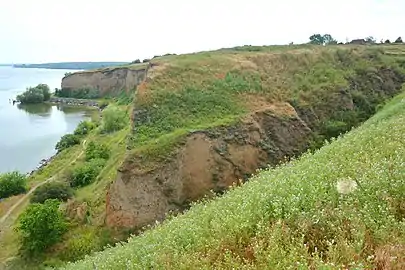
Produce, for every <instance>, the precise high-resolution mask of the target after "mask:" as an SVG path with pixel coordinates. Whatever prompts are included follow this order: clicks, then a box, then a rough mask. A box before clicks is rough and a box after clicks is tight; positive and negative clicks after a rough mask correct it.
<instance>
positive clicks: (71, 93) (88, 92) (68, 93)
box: [55, 87, 101, 99]
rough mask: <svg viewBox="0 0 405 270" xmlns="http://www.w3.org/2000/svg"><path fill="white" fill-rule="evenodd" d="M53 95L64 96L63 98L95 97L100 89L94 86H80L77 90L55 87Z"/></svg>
mask: <svg viewBox="0 0 405 270" xmlns="http://www.w3.org/2000/svg"><path fill="white" fill-rule="evenodd" d="M55 96H57V97H65V98H77V99H95V98H99V97H100V96H101V94H100V91H99V90H98V89H94V88H89V87H85V88H81V89H77V90H71V89H66V88H62V89H56V90H55Z"/></svg>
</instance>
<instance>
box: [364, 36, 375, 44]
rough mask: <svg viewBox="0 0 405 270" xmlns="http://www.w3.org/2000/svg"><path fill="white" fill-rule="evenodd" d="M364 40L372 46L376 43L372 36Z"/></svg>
mask: <svg viewBox="0 0 405 270" xmlns="http://www.w3.org/2000/svg"><path fill="white" fill-rule="evenodd" d="M365 40H366V43H371V44H374V43H376V41H377V40H376V39H375V38H374V37H373V36H369V37H366V38H365Z"/></svg>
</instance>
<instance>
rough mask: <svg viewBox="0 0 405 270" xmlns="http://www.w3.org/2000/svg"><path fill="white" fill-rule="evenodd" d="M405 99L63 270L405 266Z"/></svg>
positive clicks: (392, 103)
mask: <svg viewBox="0 0 405 270" xmlns="http://www.w3.org/2000/svg"><path fill="white" fill-rule="evenodd" d="M404 100H405V95H404V94H401V95H399V96H397V97H396V98H395V99H394V100H392V101H391V102H390V103H389V104H388V105H386V106H385V107H384V108H383V109H382V110H380V111H379V112H378V113H377V114H376V115H375V116H374V117H372V118H371V119H370V120H368V121H367V122H366V123H365V124H363V125H362V126H361V127H359V128H357V129H355V130H353V131H351V132H350V133H349V134H347V135H345V136H344V137H340V138H338V139H336V140H334V141H333V142H332V143H330V144H327V145H325V146H324V147H323V148H322V149H320V150H319V151H317V152H315V153H314V154H309V153H308V154H305V155H303V156H302V157H301V158H300V159H298V160H294V161H292V162H290V163H287V164H285V165H281V166H279V167H277V168H275V169H269V170H266V171H262V172H260V173H259V174H258V175H257V176H255V177H254V178H253V179H251V181H250V182H248V183H246V184H244V185H243V186H242V187H238V188H235V189H233V190H231V191H229V192H228V193H227V194H226V195H224V196H223V197H219V198H217V199H215V200H213V201H211V202H200V203H197V204H195V205H193V207H192V208H191V209H190V210H189V211H188V212H187V213H185V214H184V215H181V216H179V217H175V218H171V219H168V220H166V221H165V222H164V223H163V224H161V225H157V226H156V227H155V228H153V229H150V230H148V231H146V232H145V233H144V234H142V235H139V236H137V237H133V238H132V239H130V240H129V242H128V243H127V244H123V245H118V246H117V247H115V248H109V249H107V250H105V251H104V252H101V253H97V254H95V255H94V256H91V257H88V258H87V259H85V260H84V261H79V262H76V263H74V264H70V265H68V266H67V267H66V268H65V269H76V270H77V269H92V267H97V269H191V268H193V269H196V268H198V269H211V268H218V269H224V268H226V269H229V268H236V269H269V268H270V269H287V268H288V267H292V268H296V267H297V268H300V269H309V268H325V269H340V268H346V267H350V268H357V267H360V268H374V267H376V266H377V265H382V264H386V263H390V264H391V266H395V265H396V267H399V268H400V267H401V266H400V265H399V264H400V263H401V261H400V260H401V257H400V254H403V253H404V252H405V246H404V243H405V235H404V232H405V230H404V223H403V218H404V209H403V201H404V199H405V198H404V194H405V185H404V177H405V170H404V163H405V147H404V144H403V142H404V140H405V126H404V125H403V123H404V121H405V103H404ZM395 256H396V258H397V261H395ZM398 256H399V257H398ZM390 258H394V260H393V261H391V262H390ZM402 263H403V261H402ZM402 266H403V264H402ZM399 268H398V269H399Z"/></svg>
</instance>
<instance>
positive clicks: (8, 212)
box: [0, 140, 86, 232]
mask: <svg viewBox="0 0 405 270" xmlns="http://www.w3.org/2000/svg"><path fill="white" fill-rule="evenodd" d="M85 145H86V140H84V141H83V143H82V146H83V150H82V151H81V152H80V154H79V155H78V156H77V157H76V158H75V159H73V160H72V161H71V162H70V163H69V165H71V164H72V163H74V162H76V161H77V160H78V159H79V158H80V157H81V156H82V155H83V153H84V147H85ZM63 170H65V168H63V169H61V170H60V171H58V172H57V173H56V174H55V175H54V176H52V177H50V178H48V179H47V180H45V181H43V182H41V183H38V184H36V185H35V186H33V187H32V188H31V189H30V190H29V191H28V192H27V193H26V194H25V195H24V196H23V197H21V198H20V199H19V200H18V201H17V202H16V203H15V204H14V205H13V206H11V207H10V209H8V211H7V212H6V213H5V214H4V215H3V216H2V217H1V218H0V232H1V231H2V228H1V225H3V223H5V221H6V220H7V218H8V217H9V216H10V215H11V214H12V213H13V211H14V210H15V209H16V208H18V207H19V206H20V205H21V204H22V203H23V202H25V201H26V200H27V199H28V197H29V196H30V195H31V194H32V193H33V192H34V191H35V190H36V189H37V188H39V187H40V186H42V185H45V184H46V183H49V182H51V181H53V180H55V179H56V178H57V176H58V175H59V174H60V173H61V172H62V171H63Z"/></svg>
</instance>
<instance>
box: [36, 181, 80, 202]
mask: <svg viewBox="0 0 405 270" xmlns="http://www.w3.org/2000/svg"><path fill="white" fill-rule="evenodd" d="M72 196H73V191H72V189H71V188H70V187H69V186H67V185H66V184H64V183H60V182H53V183H47V184H45V185H43V186H40V187H39V188H37V189H36V190H35V191H34V193H33V195H32V197H31V202H32V203H44V202H45V201H46V200H48V199H56V200H60V201H67V199H69V198H71V197H72Z"/></svg>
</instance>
